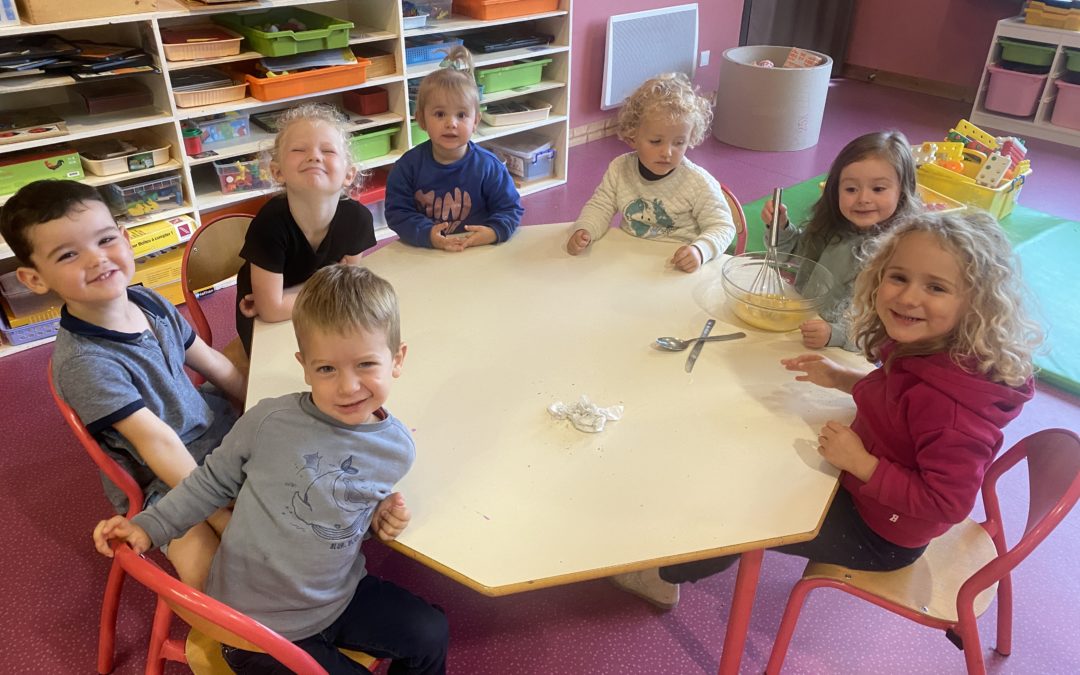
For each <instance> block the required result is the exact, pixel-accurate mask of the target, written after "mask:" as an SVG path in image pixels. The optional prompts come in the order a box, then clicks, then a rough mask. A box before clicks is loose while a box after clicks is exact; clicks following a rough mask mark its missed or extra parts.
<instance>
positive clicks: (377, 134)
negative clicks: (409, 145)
mask: <svg viewBox="0 0 1080 675" xmlns="http://www.w3.org/2000/svg"><path fill="white" fill-rule="evenodd" d="M395 133H397V127H389V128H387V129H379V130H378V131H369V132H366V133H361V134H357V135H355V136H353V137H352V140H351V141H350V142H349V149H350V150H351V151H352V155H353V160H354V161H357V162H361V161H363V160H365V159H371V158H372V157H382V156H383V155H385V154H386V153H388V152H390V136H391V134H395Z"/></svg>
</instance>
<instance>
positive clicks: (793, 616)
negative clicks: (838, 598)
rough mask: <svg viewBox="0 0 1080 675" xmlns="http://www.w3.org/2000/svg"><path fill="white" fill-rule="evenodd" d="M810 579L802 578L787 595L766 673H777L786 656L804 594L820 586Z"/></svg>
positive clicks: (770, 674) (803, 601) (804, 598)
mask: <svg viewBox="0 0 1080 675" xmlns="http://www.w3.org/2000/svg"><path fill="white" fill-rule="evenodd" d="M820 585H821V584H817V583H814V582H813V581H812V580H807V579H803V580H801V581H799V582H798V583H796V584H795V587H794V588H792V589H791V595H789V596H788V601H787V605H786V606H785V607H784V616H783V618H782V619H780V628H779V629H777V632H776V640H775V641H774V642H773V647H772V652H771V653H770V654H769V663H768V664H767V665H766V666H765V672H766V673H767V675H779V673H780V669H781V668H782V667H783V666H784V659H785V658H786V657H787V650H788V646H789V645H790V644H791V638H792V636H793V635H795V625H796V624H797V623H798V622H799V615H800V614H801V613H802V608H803V604H804V603H805V602H806V595H807V594H808V593H809V592H810V591H812V590H814V589H815V588H817V587H818V586H820Z"/></svg>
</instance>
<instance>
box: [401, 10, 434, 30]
mask: <svg viewBox="0 0 1080 675" xmlns="http://www.w3.org/2000/svg"><path fill="white" fill-rule="evenodd" d="M427 19H428V15H427V14H414V15H412V16H403V17H401V28H402V30H409V29H410V28H423V27H424V26H426V25H427Z"/></svg>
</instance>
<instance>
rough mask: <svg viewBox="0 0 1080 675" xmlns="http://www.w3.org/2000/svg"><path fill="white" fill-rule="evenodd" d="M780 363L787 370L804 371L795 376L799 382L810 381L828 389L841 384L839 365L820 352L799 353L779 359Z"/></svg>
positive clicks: (835, 387) (837, 387) (838, 386)
mask: <svg viewBox="0 0 1080 675" xmlns="http://www.w3.org/2000/svg"><path fill="white" fill-rule="evenodd" d="M780 363H782V364H783V365H784V368H787V369H788V370H797V371H802V372H803V373H805V374H804V375H797V376H796V377H795V379H796V380H798V381H799V382H812V383H814V384H816V385H817V386H819V387H826V388H829V389H839V388H840V385H841V384H842V381H841V378H840V374H841V372H842V371H841V368H840V366H839V365H838V364H836V363H835V362H834V361H831V360H829V359H827V358H825V357H824V356H822V355H821V354H799V355H798V356H795V357H793V358H790V359H780Z"/></svg>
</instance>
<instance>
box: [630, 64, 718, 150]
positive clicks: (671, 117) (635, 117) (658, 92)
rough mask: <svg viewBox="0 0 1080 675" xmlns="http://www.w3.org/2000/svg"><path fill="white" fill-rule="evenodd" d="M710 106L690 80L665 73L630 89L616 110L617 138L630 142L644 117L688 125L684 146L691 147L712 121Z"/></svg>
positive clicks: (703, 136) (697, 141)
mask: <svg viewBox="0 0 1080 675" xmlns="http://www.w3.org/2000/svg"><path fill="white" fill-rule="evenodd" d="M712 116H713V114H712V106H711V105H710V104H709V101H708V100H706V99H705V97H704V96H701V95H699V94H698V93H697V92H696V91H695V90H694V87H693V85H691V84H690V80H689V79H688V78H687V77H686V75H683V74H682V73H665V74H663V75H658V76H656V77H654V78H652V79H649V80H646V81H645V82H644V84H642V85H641V86H640V87H638V88H637V89H635V90H634V93H633V94H630V96H629V97H628V98H627V99H626V102H625V103H624V104H623V107H622V109H621V110H619V119H618V121H619V129H618V134H619V138H620V139H622V140H624V141H626V142H628V143H632V142H633V140H634V137H635V136H636V134H637V130H638V129H639V128H640V127H641V124H642V122H643V121H644V120H645V119H646V118H654V119H655V118H657V117H659V118H660V119H664V120H666V121H672V122H682V121H687V122H689V123H690V136H689V138H687V146H688V147H691V148H693V147H695V146H697V145H700V144H701V142H702V141H703V140H705V132H706V131H707V130H708V128H709V123H710V122H712Z"/></svg>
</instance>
